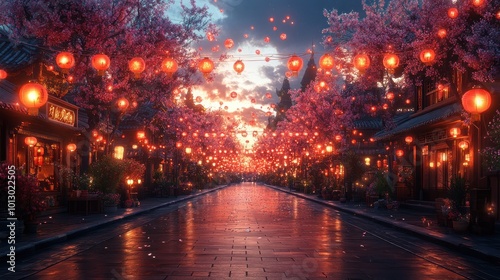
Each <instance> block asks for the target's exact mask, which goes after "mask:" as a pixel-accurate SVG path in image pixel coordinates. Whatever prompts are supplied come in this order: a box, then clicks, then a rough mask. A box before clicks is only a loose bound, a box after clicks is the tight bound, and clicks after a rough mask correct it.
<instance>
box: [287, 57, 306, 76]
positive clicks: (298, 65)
mask: <svg viewBox="0 0 500 280" xmlns="http://www.w3.org/2000/svg"><path fill="white" fill-rule="evenodd" d="M303 64H304V63H303V61H302V58H300V57H299V56H297V55H295V54H294V55H292V56H291V57H290V58H289V59H288V63H287V66H288V69H289V70H290V71H291V72H292V76H293V77H297V76H298V74H299V71H300V69H302V65H303Z"/></svg>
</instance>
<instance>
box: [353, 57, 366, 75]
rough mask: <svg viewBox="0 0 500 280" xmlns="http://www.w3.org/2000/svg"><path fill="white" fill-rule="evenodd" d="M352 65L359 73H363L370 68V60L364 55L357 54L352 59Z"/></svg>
mask: <svg viewBox="0 0 500 280" xmlns="http://www.w3.org/2000/svg"><path fill="white" fill-rule="evenodd" d="M353 63H354V67H356V69H358V71H359V72H361V73H364V72H365V71H366V69H368V67H370V58H369V57H368V55H366V54H364V53H362V54H358V55H356V56H355V57H354V61H353Z"/></svg>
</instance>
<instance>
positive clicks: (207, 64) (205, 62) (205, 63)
mask: <svg viewBox="0 0 500 280" xmlns="http://www.w3.org/2000/svg"><path fill="white" fill-rule="evenodd" d="M198 70H200V72H201V73H203V76H205V77H207V76H208V75H209V74H210V72H212V70H214V62H213V61H212V60H210V58H208V57H205V58H203V59H202V60H200V62H199V63H198Z"/></svg>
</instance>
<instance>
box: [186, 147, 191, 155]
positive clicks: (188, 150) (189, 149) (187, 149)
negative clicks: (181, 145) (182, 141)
mask: <svg viewBox="0 0 500 280" xmlns="http://www.w3.org/2000/svg"><path fill="white" fill-rule="evenodd" d="M191 152H192V149H191V148H190V147H186V154H188V155H189V154H190V153H191Z"/></svg>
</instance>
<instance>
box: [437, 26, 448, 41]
mask: <svg viewBox="0 0 500 280" xmlns="http://www.w3.org/2000/svg"><path fill="white" fill-rule="evenodd" d="M446 34H447V32H446V29H444V28H440V29H439V30H438V32H437V35H438V37H439V38H441V39H444V38H446Z"/></svg>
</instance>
